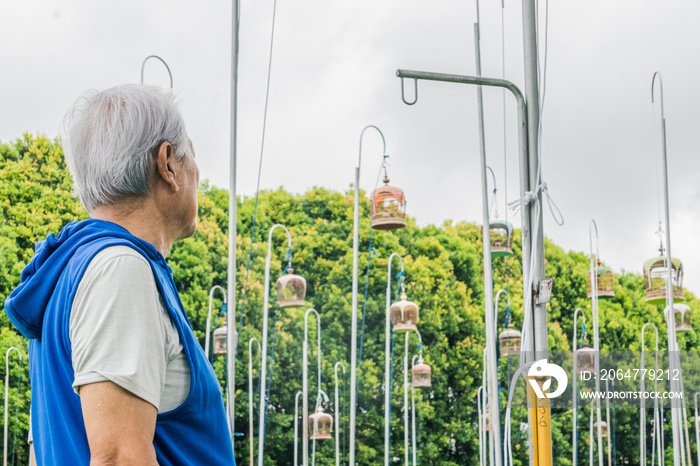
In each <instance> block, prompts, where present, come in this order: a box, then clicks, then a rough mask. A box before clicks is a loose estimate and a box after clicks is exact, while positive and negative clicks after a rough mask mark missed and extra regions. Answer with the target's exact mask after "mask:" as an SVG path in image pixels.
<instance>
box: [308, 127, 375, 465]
mask: <svg viewBox="0 0 700 466" xmlns="http://www.w3.org/2000/svg"><path fill="white" fill-rule="evenodd" d="M360 138H362V136H360ZM361 152H362V141H361V140H360V153H361ZM359 232H360V167H359V165H358V167H357V168H355V204H354V207H353V225H352V317H351V324H350V328H351V331H350V334H351V335H350V466H355V405H356V403H357V400H356V392H357V389H356V386H357V281H358V278H357V263H358V247H359V242H360V240H359V237H360V233H359ZM304 466H306V464H304Z"/></svg>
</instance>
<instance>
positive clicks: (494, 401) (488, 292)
mask: <svg viewBox="0 0 700 466" xmlns="http://www.w3.org/2000/svg"><path fill="white" fill-rule="evenodd" d="M477 8H478V4H477ZM477 17H478V10H477ZM474 39H475V42H476V73H477V76H481V52H480V47H479V41H480V36H479V23H475V24H474ZM476 89H477V90H476V95H477V102H478V109H479V149H480V155H481V157H480V158H479V161H480V166H481V198H482V199H481V200H482V211H483V215H482V218H483V220H482V222H483V223H482V224H483V229H484V232H485V233H484V240H483V241H482V243H483V253H484V314H485V316H486V349H487V352H488V358H487V359H488V363H489V371H488V376H489V377H488V392H489V393H492V394H493V393H498V381H497V380H496V378H497V377H498V367H497V364H498V359H497V355H496V327H495V322H494V318H493V309H494V308H493V276H492V270H491V241H489V240H488V239H487V238H490V236H489V235H488V234H487V232H488V231H489V230H488V228H489V203H488V186H487V183H488V180H487V174H486V148H485V137H484V103H483V93H482V88H481V86H477V88H476ZM488 402H489V407H490V413H489V414H490V415H491V438H492V439H493V442H492V443H493V445H494V446H495V449H496V454H495V455H494V456H495V458H494V460H495V466H501V461H502V456H501V454H502V453H501V452H502V449H501V429H500V426H501V420H500V413H499V410H498V396H497V395H496V396H490V397H489V399H488Z"/></svg>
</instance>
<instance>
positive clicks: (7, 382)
mask: <svg viewBox="0 0 700 466" xmlns="http://www.w3.org/2000/svg"><path fill="white" fill-rule="evenodd" d="M12 350H15V351H17V354H18V355H19V361H20V362H22V352H21V351H20V350H18V349H17V348H15V347H14V346H10V347H9V348H7V352H6V353H5V412H4V415H3V417H4V420H3V431H4V432H3V446H4V449H3V451H2V464H3V466H7V430H8V427H9V422H8V419H9V418H8V414H7V413H8V410H7V406H8V399H9V395H10V353H11V352H12ZM17 396H19V393H18V394H17ZM15 422H17V420H16V419H15Z"/></svg>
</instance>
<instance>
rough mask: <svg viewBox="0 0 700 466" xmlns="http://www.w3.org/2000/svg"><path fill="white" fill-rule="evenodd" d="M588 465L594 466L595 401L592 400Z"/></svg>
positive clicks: (589, 422)
mask: <svg viewBox="0 0 700 466" xmlns="http://www.w3.org/2000/svg"><path fill="white" fill-rule="evenodd" d="M588 426H589V427H588V466H593V402H592V401H591V419H590V421H588Z"/></svg>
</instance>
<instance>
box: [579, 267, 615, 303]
mask: <svg viewBox="0 0 700 466" xmlns="http://www.w3.org/2000/svg"><path fill="white" fill-rule="evenodd" d="M596 272H597V275H598V277H597V278H598V293H597V294H598V297H601V298H602V297H608V296H609V297H613V296H615V280H614V277H613V271H612V269H609V268H607V267H603V266H602V265H601V263H600V261H598V267H597V268H596ZM591 282H592V280H591V271H590V270H589V271H588V274H586V286H587V287H588V297H589V298H592V297H593V283H591Z"/></svg>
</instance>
